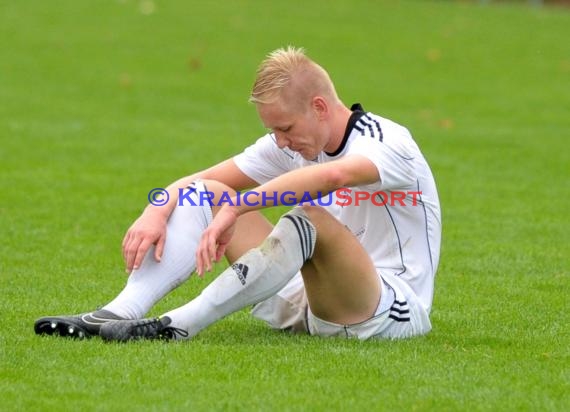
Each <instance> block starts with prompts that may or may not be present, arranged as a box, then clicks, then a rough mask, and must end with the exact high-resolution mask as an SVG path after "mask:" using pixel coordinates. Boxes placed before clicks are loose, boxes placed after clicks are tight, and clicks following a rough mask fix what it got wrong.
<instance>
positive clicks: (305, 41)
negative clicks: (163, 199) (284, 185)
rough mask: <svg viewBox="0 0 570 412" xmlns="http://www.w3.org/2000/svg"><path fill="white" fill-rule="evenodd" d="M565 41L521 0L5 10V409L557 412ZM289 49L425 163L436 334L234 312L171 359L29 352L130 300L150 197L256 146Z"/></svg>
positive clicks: (26, 6) (35, 5) (0, 210)
mask: <svg viewBox="0 0 570 412" xmlns="http://www.w3.org/2000/svg"><path fill="white" fill-rule="evenodd" d="M569 35H570V13H569V11H568V9H566V8H562V7H532V6H529V4H528V2H526V1H520V2H508V3H503V2H501V3H499V2H491V3H490V4H481V2H450V1H439V2H437V1H366V0H355V1H352V2H325V1H313V2H307V1H304V2H302V1H297V0H293V1H288V2H271V3H269V2H263V1H253V0H248V1H246V0H238V1H233V2H223V3H222V2H197V1H188V2H183V1H174V0H173V1H151V0H142V1H135V0H131V1H128V0H123V1H108V2H96V1H85V2H73V1H59V2H57V4H55V3H49V2H40V1H31V0H30V1H25V2H2V3H0V53H1V54H0V55H1V59H0V182H1V185H2V186H1V187H2V190H1V191H0V239H1V242H2V249H1V252H0V253H1V255H0V276H1V280H2V299H1V300H0V320H1V321H2V322H1V324H2V326H3V327H2V329H1V330H0V344H1V346H0V394H1V398H2V399H3V406H0V409H2V410H3V409H5V410H19V409H28V410H51V409H55V408H58V409H63V410H71V409H78V408H81V409H84V410H101V409H104V410H130V409H145V410H182V409H193V410H249V409H253V410H265V409H269V408H271V409H277V410H291V409H295V410H322V409H325V408H326V409H330V410H345V409H348V408H351V409H364V408H367V409H373V410H387V409H394V408H401V409H404V410H432V409H437V410H459V409H461V410H464V409H470V410H497V409H500V410H565V409H567V407H568V405H569V403H570V400H569V396H568V393H569V390H570V372H569V369H568V364H569V362H568V361H569V359H568V345H569V343H570V342H569V341H570V340H569V336H568V335H569V334H568V324H569V316H568V304H567V300H568V299H567V296H568V261H569V256H570V253H569V249H568V245H569V235H568V233H569V229H570V227H569V223H568V213H567V210H568V198H569V182H568V165H569V155H568V149H567V142H568V138H569V137H570V136H569V135H570V116H569V108H570V43H569V42H568V41H567V39H568V38H569ZM287 44H293V45H297V46H304V47H305V48H306V49H307V51H308V54H309V55H310V56H311V57H313V58H314V59H316V60H317V61H318V62H320V63H321V64H322V65H323V66H324V67H326V68H327V69H328V70H329V72H330V74H331V76H332V77H333V79H334V80H335V83H336V86H337V90H338V92H339V94H340V96H341V97H342V98H343V100H344V101H345V102H346V103H347V104H350V103H352V102H356V101H358V102H361V103H362V104H363V105H364V107H365V108H366V109H367V110H370V111H373V112H376V113H379V114H381V115H383V116H386V117H389V118H392V119H393V120H395V121H397V122H400V123H402V124H404V125H406V126H407V127H409V128H410V130H411V131H412V133H413V134H414V136H415V138H416V140H417V141H418V143H419V145H420V147H421V148H422V150H423V152H424V154H425V155H426V157H427V158H428V161H429V162H430V164H431V166H432V169H433V171H434V174H435V176H436V179H437V182H438V185H439V191H440V196H441V201H442V209H443V220H444V236H443V247H442V257H441V264H440V271H439V273H438V278H437V287H436V297H435V304H434V310H433V314H432V318H433V323H434V331H433V332H432V333H431V334H430V335H428V336H427V337H425V338H420V339H414V340H411V341H406V342H365V343H360V342H352V341H350V342H345V341H339V340H322V339H315V338H310V337H291V336H289V335H284V334H279V333H275V332H272V331H269V330H267V328H265V326H264V325H262V324H260V323H259V322H256V321H254V320H252V319H250V317H249V316H248V315H247V313H246V312H245V311H244V312H240V313H238V314H235V315H234V316H232V317H229V318H228V319H225V320H223V321H222V322H220V323H219V324H217V325H215V326H214V327H212V328H210V329H208V330H207V331H205V332H203V333H202V334H201V335H200V336H198V337H197V338H196V339H195V340H193V341H191V342H187V343H183V344H180V345H163V344H161V343H156V342H150V343H149V342H147V343H142V344H135V345H103V344H101V342H99V341H98V340H91V341H85V342H73V341H66V340H58V339H40V338H38V337H36V336H35V335H33V331H32V324H33V321H34V319H35V318H37V317H39V316H42V315H47V314H57V313H74V312H80V311H86V310H91V309H92V308H94V307H96V306H98V305H102V304H104V303H105V302H107V301H108V300H109V299H111V298H112V297H113V296H114V294H115V293H116V292H117V291H118V290H119V289H120V288H121V286H122V285H123V283H124V281H125V278H124V276H123V274H122V261H121V256H120V242H121V239H122V236H123V234H124V232H125V230H126V229H127V227H128V226H129V224H130V223H131V222H132V221H133V220H134V219H135V218H136V217H137V216H138V214H139V213H140V212H141V211H142V209H143V208H144V206H145V205H146V202H147V200H146V196H147V193H148V191H149V190H150V189H152V188H154V187H160V186H165V185H167V184H168V183H170V182H171V181H173V180H175V179H176V178H178V177H180V176H182V175H186V174H189V173H190V172H192V171H194V170H197V169H201V168H204V167H206V166H208V165H210V164H213V163H215V162H217V161H219V160H222V159H224V158H226V157H228V156H231V155H232V154H235V153H238V152H239V151H240V150H241V149H242V148H243V147H244V146H245V145H247V144H248V143H250V142H252V141H253V140H254V139H255V138H256V137H258V136H259V135H261V134H262V133H263V132H264V129H263V128H262V125H261V123H260V122H259V120H258V119H257V116H256V113H255V109H254V108H253V107H252V106H251V105H249V104H248V103H247V98H248V95H249V91H250V87H251V85H252V82H253V78H254V74H255V69H256V67H257V65H258V64H259V62H260V61H261V59H262V58H263V57H264V55H265V54H266V53H267V52H269V51H271V50H273V49H275V48H277V47H281V46H284V45H287ZM267 213H268V215H269V217H270V218H271V219H273V220H274V219H276V218H277V216H278V213H279V210H270V211H268V212H267ZM222 267H223V265H220V267H219V269H222ZM205 282H206V281H202V280H198V279H195V278H192V280H191V281H190V282H188V284H186V285H184V286H183V287H181V288H180V289H179V290H177V291H176V292H175V293H173V294H172V295H171V296H169V297H168V298H167V299H165V300H164V301H163V302H161V303H160V304H159V305H158V307H157V308H156V309H155V310H154V311H153V313H156V314H158V313H161V312H162V311H164V310H166V309H169V308H171V307H173V306H177V305H180V304H182V303H184V302H186V301H187V300H188V299H189V298H190V297H191V296H193V294H195V293H196V292H197V291H198V290H199V289H201V287H202V286H203V284H204V283H205Z"/></svg>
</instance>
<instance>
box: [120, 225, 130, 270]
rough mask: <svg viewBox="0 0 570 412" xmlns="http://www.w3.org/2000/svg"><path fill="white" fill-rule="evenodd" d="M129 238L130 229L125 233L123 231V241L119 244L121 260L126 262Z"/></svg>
mask: <svg viewBox="0 0 570 412" xmlns="http://www.w3.org/2000/svg"><path fill="white" fill-rule="evenodd" d="M130 239H131V232H130V230H129V231H127V233H125V237H124V238H123V243H122V244H121V251H122V254H123V260H124V261H125V262H126V261H127V251H126V249H127V245H128V244H129V241H130Z"/></svg>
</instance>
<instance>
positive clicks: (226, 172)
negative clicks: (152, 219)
mask: <svg viewBox="0 0 570 412" xmlns="http://www.w3.org/2000/svg"><path fill="white" fill-rule="evenodd" d="M197 179H203V180H216V181H218V182H221V183H224V184H225V185H227V186H229V187H231V188H232V189H234V190H242V189H244V188H247V187H252V186H254V185H255V181H253V180H252V179H250V178H249V177H248V176H246V175H245V174H244V173H243V172H242V171H241V170H240V169H239V168H238V167H237V166H236V164H235V162H234V161H233V159H228V160H225V161H223V162H221V163H218V164H217V165H215V166H212V167H210V168H209V169H205V170H202V171H199V172H196V173H194V174H191V175H189V176H185V177H183V178H181V179H178V180H177V181H175V182H174V183H172V184H170V185H169V186H168V187H167V188H166V190H167V191H168V201H167V202H166V203H165V204H164V205H162V206H155V205H152V204H149V205H148V206H147V207H146V208H145V211H144V214H151V215H158V216H161V217H163V218H166V219H168V217H170V215H171V214H172V212H173V211H174V209H175V208H176V205H177V204H178V200H179V197H180V194H181V191H185V190H187V187H188V186H189V185H190V184H191V183H192V182H194V181H195V180H197ZM164 197H166V195H164Z"/></svg>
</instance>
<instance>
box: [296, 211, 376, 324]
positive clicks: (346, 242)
mask: <svg viewBox="0 0 570 412" xmlns="http://www.w3.org/2000/svg"><path fill="white" fill-rule="evenodd" d="M303 210H304V211H305V213H306V214H307V215H308V216H309V218H310V220H311V222H312V223H313V225H314V226H315V227H316V229H317V241H316V245H315V251H314V254H313V257H312V258H311V259H310V260H308V261H307V262H306V263H305V265H304V266H303V268H302V269H301V273H302V275H303V281H304V283H305V290H306V292H307V299H308V301H309V306H310V308H311V312H312V313H313V314H314V315H315V316H317V317H319V318H321V319H323V320H326V321H329V322H334V323H339V324H354V323H358V322H362V321H365V320H367V319H369V318H370V317H371V316H372V315H373V314H374V312H375V311H376V308H377V306H378V303H379V301H380V296H381V289H380V288H381V286H380V282H379V280H378V275H377V273H376V268H375V267H374V265H373V264H372V260H371V259H370V257H369V255H368V253H367V252H366V250H364V248H363V247H362V245H361V244H360V242H359V241H358V239H356V237H355V236H354V235H353V234H352V233H351V232H350V230H348V229H347V228H346V227H345V226H344V225H342V224H341V223H340V222H339V221H338V220H337V219H336V218H334V217H333V216H332V215H331V214H330V213H328V212H327V211H326V210H325V209H323V208H321V207H316V206H303Z"/></svg>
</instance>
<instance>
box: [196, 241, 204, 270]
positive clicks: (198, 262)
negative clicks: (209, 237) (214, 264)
mask: <svg viewBox="0 0 570 412" xmlns="http://www.w3.org/2000/svg"><path fill="white" fill-rule="evenodd" d="M203 238H204V236H202V239H203ZM203 244H204V241H203V240H200V244H199V245H198V248H197V249H196V273H197V274H198V276H200V277H202V276H203V275H204V260H203V259H202V252H203V246H202V245H203Z"/></svg>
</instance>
